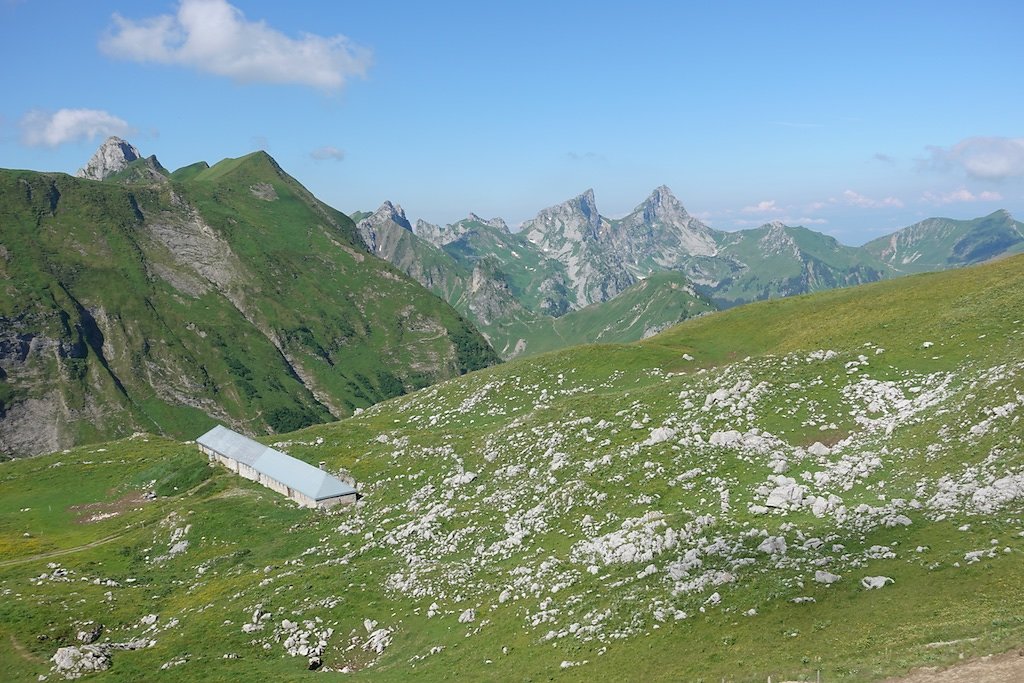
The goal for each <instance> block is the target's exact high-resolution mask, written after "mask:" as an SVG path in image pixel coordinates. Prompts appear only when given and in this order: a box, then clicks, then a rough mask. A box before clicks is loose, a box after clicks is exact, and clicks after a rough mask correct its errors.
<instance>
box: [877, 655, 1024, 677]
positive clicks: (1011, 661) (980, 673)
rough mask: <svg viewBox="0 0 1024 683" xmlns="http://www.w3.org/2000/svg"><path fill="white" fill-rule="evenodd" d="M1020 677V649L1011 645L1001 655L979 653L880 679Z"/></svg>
mask: <svg viewBox="0 0 1024 683" xmlns="http://www.w3.org/2000/svg"><path fill="white" fill-rule="evenodd" d="M1007 681H1024V649H1021V648H1015V649H1013V650H1010V651H1009V652H1004V653H1003V654H1001V655H991V656H988V657H979V658H978V659H972V660H970V661H966V662H963V663H959V664H954V665H952V666H950V667H947V668H945V669H936V668H932V667H925V668H921V669H914V670H913V671H911V672H910V673H909V674H907V675H906V676H904V677H902V678H887V679H886V680H885V681H884V683H1005V682H1007Z"/></svg>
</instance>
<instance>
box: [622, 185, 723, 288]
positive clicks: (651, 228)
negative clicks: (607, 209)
mask: <svg viewBox="0 0 1024 683" xmlns="http://www.w3.org/2000/svg"><path fill="white" fill-rule="evenodd" d="M719 238H720V233H718V232H716V231H715V230H712V229H711V228H709V227H708V226H706V225H704V223H702V222H701V221H700V220H698V219H697V218H694V217H693V216H691V215H690V214H688V213H687V212H686V209H685V208H683V205H682V204H681V203H680V202H679V200H678V199H676V197H675V195H673V194H672V191H671V190H670V189H668V188H667V187H666V186H664V185H662V186H661V187H658V188H657V189H655V190H654V191H653V192H652V193H651V195H650V196H649V197H648V198H647V199H646V200H644V202H643V203H642V204H640V205H639V206H637V207H636V208H635V209H634V210H633V212H632V213H631V214H629V215H628V216H626V217H625V218H622V219H620V220H617V221H608V228H607V230H606V233H605V235H604V236H603V240H602V241H603V242H604V243H605V244H607V245H608V247H609V248H610V250H611V251H614V252H615V253H618V254H621V255H622V260H623V261H624V263H625V265H626V266H627V267H628V268H630V269H631V270H632V271H633V272H634V273H635V274H637V275H647V274H650V273H652V272H657V271H659V270H670V269H672V268H675V267H677V266H678V265H679V264H680V263H682V262H684V261H686V260H687V259H688V258H691V257H694V256H715V255H716V254H717V253H718V241H719Z"/></svg>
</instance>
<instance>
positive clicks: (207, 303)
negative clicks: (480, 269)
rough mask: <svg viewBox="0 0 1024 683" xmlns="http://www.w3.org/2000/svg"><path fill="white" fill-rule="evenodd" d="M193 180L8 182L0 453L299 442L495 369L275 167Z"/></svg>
mask: <svg viewBox="0 0 1024 683" xmlns="http://www.w3.org/2000/svg"><path fill="white" fill-rule="evenodd" d="M176 177H177V178H178V179H179V180H180V182H177V181H172V182H170V183H168V182H162V183H153V184H150V183H143V184H119V183H115V182H93V181H88V180H81V179H76V178H71V177H69V176H64V175H60V174H40V173H33V172H29V171H0V217H2V220H3V226H4V227H3V236H2V237H3V239H2V244H3V249H4V252H3V257H4V258H3V259H2V260H0V261H2V268H3V274H4V275H5V279H4V281H3V289H2V290H0V291H2V296H0V317H2V318H3V322H4V324H3V332H2V334H3V337H4V338H3V345H2V351H0V356H2V358H0V365H2V368H3V370H4V372H5V376H4V378H3V382H2V384H3V391H2V392H0V401H2V404H0V415H4V416H5V418H6V419H5V420H4V421H3V422H0V446H2V452H4V453H6V454H25V453H35V452H40V451H46V450H53V449H55V448H59V447H63V446H66V445H70V444H74V443H83V442H89V441H96V440H101V439H108V438H111V437H117V436H124V435H128V434H131V433H132V432H134V431H138V430H142V431H150V432H157V433H163V434H169V435H173V436H177V437H186V436H190V435H193V434H194V433H196V432H197V431H201V430H202V429H203V428H205V427H208V426H209V425H211V424H212V423H213V422H214V421H215V420H219V421H225V422H229V423H232V424H235V425H236V426H238V427H239V428H242V429H244V430H245V431H249V432H255V433H261V432H263V433H265V432H267V431H278V432H280V431H288V430H292V429H295V428H298V427H301V426H305V425H308V424H311V423H314V422H322V421H324V420H327V419H330V418H331V416H332V415H334V416H343V415H347V414H351V412H352V411H353V410H355V409H356V408H359V407H366V406H368V405H370V404H372V403H374V402H376V401H379V400H381V399H383V398H387V397H390V396H395V395H397V394H400V393H403V392H405V391H409V390H413V389H416V388H419V387H422V386H426V385H427V384H430V383H432V382H434V381H437V380H438V379H443V378H446V377H451V376H454V375H457V374H459V373H461V372H465V371H467V370H472V369H477V368H480V367H483V366H485V365H487V364H489V363H493V362H495V361H496V357H495V356H494V354H493V351H491V350H490V348H489V347H488V346H487V343H486V342H485V341H484V340H483V338H481V337H480V336H479V334H477V333H476V332H475V331H474V330H473V329H472V328H471V327H470V326H469V325H468V323H466V322H465V321H464V320H463V319H462V318H460V317H459V315H458V314H457V313H456V312H455V311H454V310H452V309H451V307H449V306H448V305H446V304H445V303H443V302H442V301H439V300H438V299H436V298H435V297H433V296H431V295H430V294H429V293H428V292H425V291H424V290H422V288H420V287H419V286H418V285H416V284H415V283H414V282H412V281H411V280H409V279H408V278H406V277H404V276H403V275H401V274H400V273H398V272H397V271H396V270H395V269H393V268H392V267H390V266H389V265H387V264H385V263H383V262H381V261H379V260H377V259H374V258H372V257H371V256H370V255H369V254H367V253H366V252H365V250H364V249H363V247H362V246H361V242H360V241H359V240H358V238H357V236H356V235H355V228H354V225H353V224H352V222H351V221H350V220H349V219H348V218H347V217H345V216H344V215H343V214H341V213H339V212H337V211H334V210H333V209H330V208H329V207H327V206H325V205H323V204H321V203H320V202H318V201H317V200H316V199H315V198H314V197H312V195H310V194H309V193H308V192H307V191H306V190H305V189H304V188H302V186H300V185H299V184H298V183H296V182H295V181H294V180H293V179H291V178H290V177H288V176H287V175H286V174H284V173H283V172H282V171H281V170H280V168H279V167H278V166H277V164H276V163H274V161H273V160H272V159H271V158H270V157H268V156H267V155H266V154H263V153H256V154H253V155H249V156H247V157H242V158H240V159H232V160H226V161H224V162H221V163H219V164H217V165H215V166H214V167H212V168H202V165H195V166H193V167H188V168H187V169H185V170H183V171H182V172H181V173H179V174H178V175H177V176H176ZM40 423H44V424H43V426H42V427H41V428H40V429H37V428H36V426H35V425H37V424H40Z"/></svg>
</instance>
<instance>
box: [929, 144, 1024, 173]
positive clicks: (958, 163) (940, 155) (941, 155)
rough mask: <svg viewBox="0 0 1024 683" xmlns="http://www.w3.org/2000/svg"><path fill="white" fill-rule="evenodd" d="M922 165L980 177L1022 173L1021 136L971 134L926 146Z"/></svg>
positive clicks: (1023, 168)
mask: <svg viewBox="0 0 1024 683" xmlns="http://www.w3.org/2000/svg"><path fill="white" fill-rule="evenodd" d="M928 152H929V154H930V157H929V158H928V159H925V160H923V161H922V162H921V165H922V166H923V167H925V168H933V169H939V170H949V169H961V170H963V171H964V172H965V173H967V175H969V176H971V177H972V178H978V179H980V180H1005V179H1007V178H1012V177H1020V176H1024V138H1003V137H973V138H966V139H964V140H961V141H960V142H958V143H956V144H955V145H953V146H952V147H948V148H946V147H929V148H928Z"/></svg>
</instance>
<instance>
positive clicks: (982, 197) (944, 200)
mask: <svg viewBox="0 0 1024 683" xmlns="http://www.w3.org/2000/svg"><path fill="white" fill-rule="evenodd" d="M921 199H923V200H924V201H926V202H932V203H933V204H955V203H958V202H998V201H1002V199H1003V195H1001V194H999V193H998V192H990V191H988V190H985V191H984V192H979V193H978V194H974V193H973V192H971V191H970V190H968V189H967V188H964V187H961V188H960V189H959V190H953V191H952V192H946V193H935V192H925V193H924V194H923V195H921Z"/></svg>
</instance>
